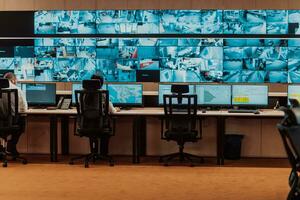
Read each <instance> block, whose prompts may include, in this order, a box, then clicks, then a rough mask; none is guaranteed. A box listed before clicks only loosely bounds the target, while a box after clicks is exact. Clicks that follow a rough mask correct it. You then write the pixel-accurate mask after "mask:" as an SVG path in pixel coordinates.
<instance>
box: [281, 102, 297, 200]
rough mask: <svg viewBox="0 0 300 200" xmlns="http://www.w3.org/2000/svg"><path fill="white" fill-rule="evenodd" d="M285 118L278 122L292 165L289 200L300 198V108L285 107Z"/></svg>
mask: <svg viewBox="0 0 300 200" xmlns="http://www.w3.org/2000/svg"><path fill="white" fill-rule="evenodd" d="M281 110H283V111H284V112H285V116H284V119H283V120H282V121H281V123H280V124H277V128H278V130H279V133H280V136H281V138H282V142H283V145H284V148H285V151H286V153H287V156H288V160H289V163H290V165H291V167H292V170H291V173H290V176H289V185H290V188H291V189H290V192H289V194H288V197H287V200H296V199H298V200H299V199H300V181H299V176H298V173H300V108H293V109H288V108H283V107H281Z"/></svg>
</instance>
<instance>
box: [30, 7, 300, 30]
mask: <svg viewBox="0 0 300 200" xmlns="http://www.w3.org/2000/svg"><path fill="white" fill-rule="evenodd" d="M34 17H35V22H34V27H35V28H34V32H35V34H158V33H160V34H300V27H299V23H300V11H299V10H97V11H95V10H94V11H93V10H92V11H37V12H35V14H34Z"/></svg>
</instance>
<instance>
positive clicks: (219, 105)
mask: <svg viewBox="0 0 300 200" xmlns="http://www.w3.org/2000/svg"><path fill="white" fill-rule="evenodd" d="M200 86H216V87H217V86H228V87H229V89H230V103H229V104H199V103H198V102H197V105H198V106H199V107H201V108H202V107H203V108H219V107H221V108H229V107H231V106H232V85H229V84H197V85H195V93H196V94H197V87H200ZM198 96H199V94H197V97H198ZM198 101H199V98H198Z"/></svg>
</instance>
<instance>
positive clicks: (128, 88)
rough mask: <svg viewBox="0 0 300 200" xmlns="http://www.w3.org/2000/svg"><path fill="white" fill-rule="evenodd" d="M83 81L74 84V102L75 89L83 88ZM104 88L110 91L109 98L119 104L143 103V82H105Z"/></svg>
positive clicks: (134, 104) (133, 104) (73, 100)
mask: <svg viewBox="0 0 300 200" xmlns="http://www.w3.org/2000/svg"><path fill="white" fill-rule="evenodd" d="M81 89H82V84H81V83H74V84H72V102H73V103H75V101H76V100H75V98H76V97H75V90H81ZM102 89H105V90H108V91H109V100H110V101H111V102H112V103H113V104H114V105H117V106H141V105H142V104H143V85H142V84H104V85H103V87H102Z"/></svg>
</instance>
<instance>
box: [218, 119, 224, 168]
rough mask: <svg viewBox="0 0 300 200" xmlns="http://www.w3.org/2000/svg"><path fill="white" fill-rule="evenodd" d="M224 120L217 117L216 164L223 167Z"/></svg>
mask: <svg viewBox="0 0 300 200" xmlns="http://www.w3.org/2000/svg"><path fill="white" fill-rule="evenodd" d="M224 136H225V118H224V117H222V116H219V117H217V164H218V165H224Z"/></svg>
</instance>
